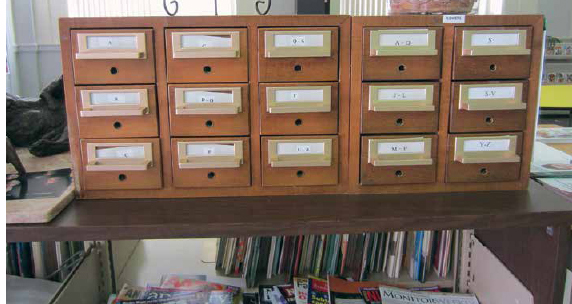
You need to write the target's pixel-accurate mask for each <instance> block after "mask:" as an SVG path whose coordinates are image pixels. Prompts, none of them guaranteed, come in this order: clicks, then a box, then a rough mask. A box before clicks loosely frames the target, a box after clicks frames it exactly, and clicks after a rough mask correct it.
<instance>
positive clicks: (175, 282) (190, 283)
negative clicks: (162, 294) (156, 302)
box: [159, 274, 240, 296]
mask: <svg viewBox="0 0 572 304" xmlns="http://www.w3.org/2000/svg"><path fill="white" fill-rule="evenodd" d="M159 287H161V288H173V289H182V290H190V291H214V290H219V291H227V292H231V293H232V294H233V295H234V296H236V295H238V294H240V288H239V287H235V286H227V285H222V284H218V283H211V282H206V281H203V280H197V279H193V278H191V277H185V276H181V275H173V274H169V275H166V276H164V277H163V278H161V285H160V286H159Z"/></svg>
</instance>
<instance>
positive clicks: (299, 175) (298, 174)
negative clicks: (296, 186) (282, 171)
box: [296, 170, 304, 177]
mask: <svg viewBox="0 0 572 304" xmlns="http://www.w3.org/2000/svg"><path fill="white" fill-rule="evenodd" d="M296 176H298V177H302V176H304V171H302V170H298V172H296Z"/></svg>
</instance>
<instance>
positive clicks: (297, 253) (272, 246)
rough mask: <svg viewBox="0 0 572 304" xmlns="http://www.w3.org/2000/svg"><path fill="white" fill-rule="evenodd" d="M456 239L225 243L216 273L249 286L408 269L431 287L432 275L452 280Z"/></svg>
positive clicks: (386, 235)
mask: <svg viewBox="0 0 572 304" xmlns="http://www.w3.org/2000/svg"><path fill="white" fill-rule="evenodd" d="M454 235H455V232H454V231H452V230H443V231H412V232H404V231H397V232H379V233H360V234H330V235H325V234H322V235H299V236H273V237H244V238H221V239H219V241H218V250H217V256H216V269H217V270H218V271H219V273H220V274H222V275H227V276H242V277H243V278H245V279H246V284H247V286H248V287H252V286H254V285H255V284H256V280H257V275H259V276H260V275H262V276H264V277H265V278H266V279H271V278H273V277H275V276H284V277H286V279H287V280H289V279H291V278H293V277H296V276H315V277H326V276H328V275H335V276H342V277H345V278H351V279H353V280H355V281H362V280H365V279H367V278H368V275H369V274H371V273H385V274H386V276H387V277H388V278H391V279H397V278H399V277H400V276H401V275H403V273H404V269H406V270H408V274H409V276H410V277H411V278H412V279H414V280H417V281H420V282H425V281H426V279H427V277H428V274H429V273H430V272H431V271H434V272H435V274H436V275H437V276H439V277H447V276H448V274H449V272H450V269H451V264H452V259H453V254H452V251H453V248H454V246H455V245H454V239H455V237H454Z"/></svg>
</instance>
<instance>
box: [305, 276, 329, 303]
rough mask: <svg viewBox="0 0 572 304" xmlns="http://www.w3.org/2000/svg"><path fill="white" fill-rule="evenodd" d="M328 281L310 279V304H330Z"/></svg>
mask: <svg viewBox="0 0 572 304" xmlns="http://www.w3.org/2000/svg"><path fill="white" fill-rule="evenodd" d="M328 293H329V290H328V281H326V280H322V279H318V278H310V279H308V304H329V303H330V300H329V296H328Z"/></svg>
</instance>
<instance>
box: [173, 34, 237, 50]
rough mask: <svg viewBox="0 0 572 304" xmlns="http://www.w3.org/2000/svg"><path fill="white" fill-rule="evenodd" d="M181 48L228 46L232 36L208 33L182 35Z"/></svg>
mask: <svg viewBox="0 0 572 304" xmlns="http://www.w3.org/2000/svg"><path fill="white" fill-rule="evenodd" d="M181 47H182V48H230V47H232V38H231V37H230V36H226V37H225V36H223V37H221V36H208V35H182V36H181Z"/></svg>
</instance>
